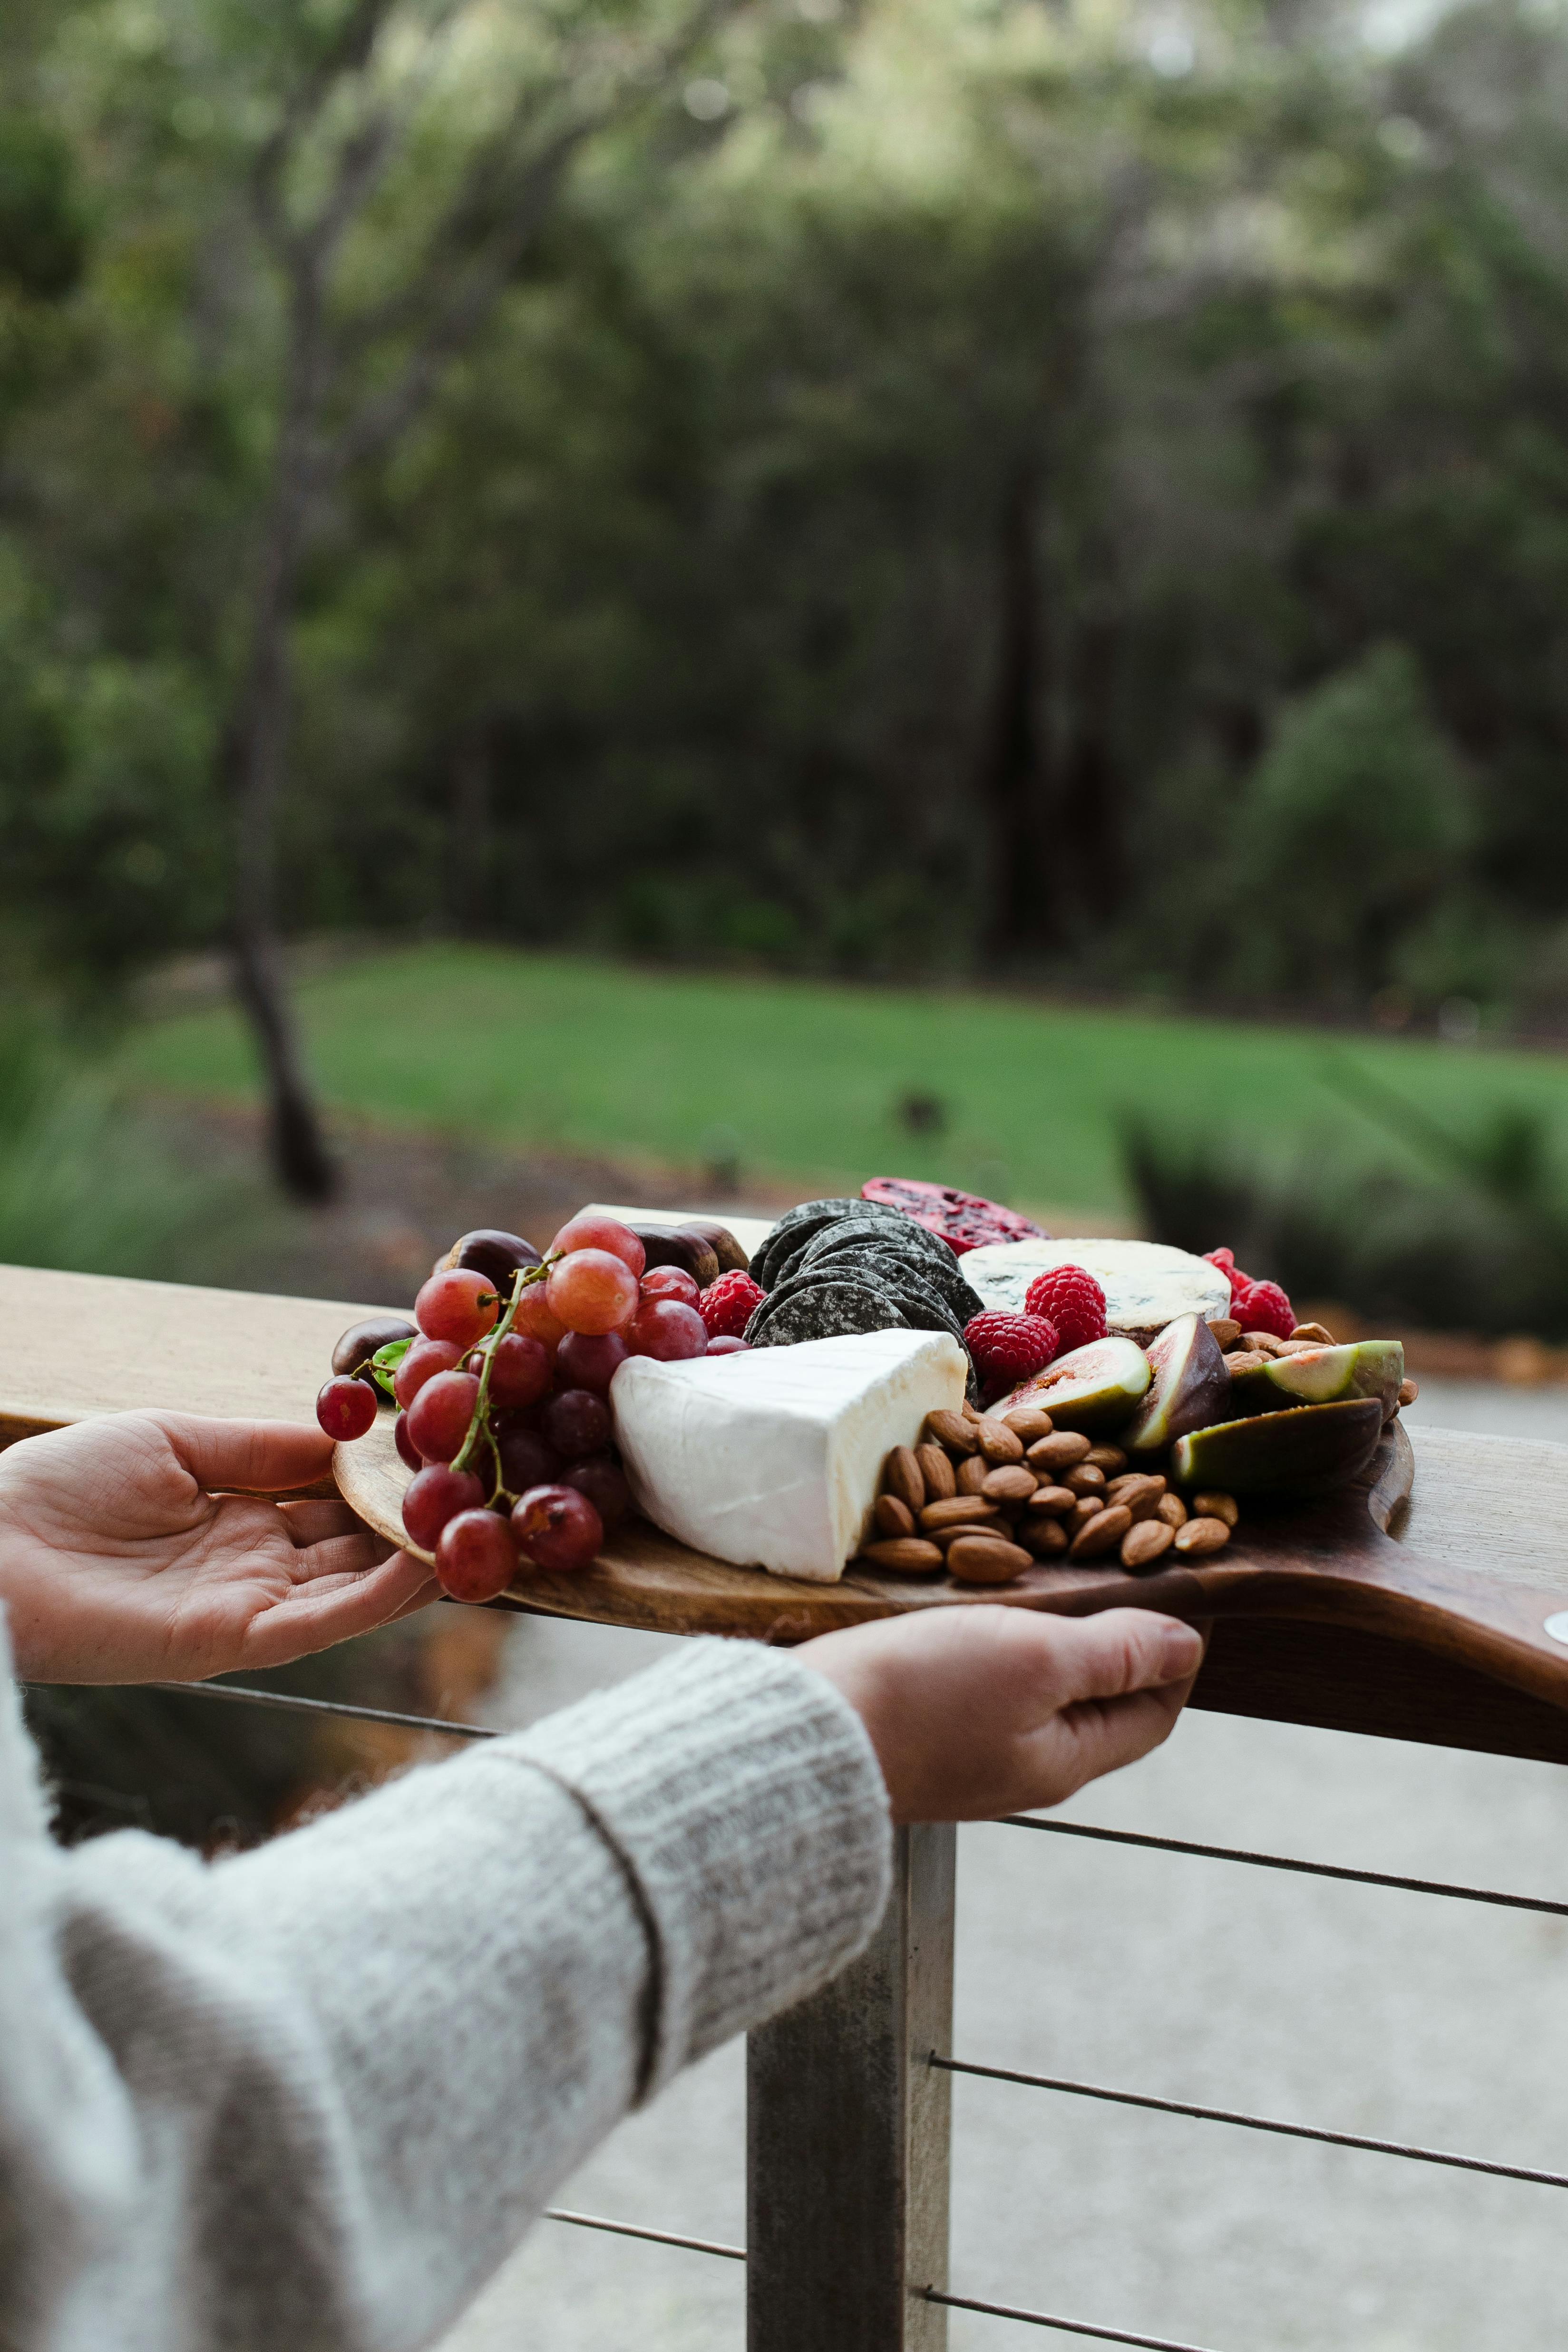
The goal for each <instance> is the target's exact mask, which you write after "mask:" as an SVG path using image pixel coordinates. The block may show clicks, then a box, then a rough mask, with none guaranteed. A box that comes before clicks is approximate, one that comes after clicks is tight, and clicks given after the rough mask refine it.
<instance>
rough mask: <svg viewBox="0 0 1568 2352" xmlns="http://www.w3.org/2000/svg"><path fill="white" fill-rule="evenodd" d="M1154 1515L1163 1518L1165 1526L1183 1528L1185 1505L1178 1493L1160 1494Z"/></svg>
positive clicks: (1184, 1524)
mask: <svg viewBox="0 0 1568 2352" xmlns="http://www.w3.org/2000/svg"><path fill="white" fill-rule="evenodd" d="M1155 1518H1156V1519H1164V1521H1165V1523H1166V1527H1167V1528H1185V1527H1186V1504H1185V1503H1184V1502H1183V1501H1182V1498H1181V1496H1179V1495H1162V1496H1160V1499H1159V1501H1158V1502H1157V1503H1156V1504H1155Z"/></svg>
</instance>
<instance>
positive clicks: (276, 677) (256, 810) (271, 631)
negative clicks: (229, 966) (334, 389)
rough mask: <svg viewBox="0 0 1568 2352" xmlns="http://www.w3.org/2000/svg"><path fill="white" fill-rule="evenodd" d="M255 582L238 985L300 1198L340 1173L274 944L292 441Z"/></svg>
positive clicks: (294, 544) (293, 547)
mask: <svg viewBox="0 0 1568 2352" xmlns="http://www.w3.org/2000/svg"><path fill="white" fill-rule="evenodd" d="M277 467H278V471H277V492H276V494H275V498H274V502H273V512H272V516H271V520H270V522H269V525H268V529H267V539H266V544H265V551H264V555H263V561H262V566H261V577H260V580H259V582H258V583H257V591H256V614H255V620H254V624H253V628H252V635H251V659H250V672H249V677H248V678H247V681H246V688H245V692H244V697H243V699H242V701H241V703H240V707H239V709H238V711H237V712H236V714H235V720H234V722H233V724H232V726H231V727H230V730H229V732H228V738H227V745H226V749H227V755H228V767H229V777H230V783H231V789H232V793H233V810H234V976H235V994H236V995H237V996H238V999H239V1002H240V1003H241V1005H242V1006H243V1007H244V1009H245V1011H246V1014H247V1015H248V1017H249V1020H250V1024H251V1027H252V1028H253V1030H254V1031H255V1033H256V1046H257V1049H258V1051H259V1053H260V1055H261V1062H262V1068H263V1070H264V1071H265V1073H266V1077H267V1111H268V1141H269V1145H270V1149H271V1157H272V1163H273V1167H274V1169H275V1171H276V1172H277V1179H278V1181H279V1183H280V1184H281V1185H282V1187H283V1189H284V1191H285V1192H287V1193H288V1194H289V1195H290V1197H291V1198H292V1199H294V1200H297V1201H326V1200H329V1199H330V1198H331V1196H332V1194H333V1193H334V1192H336V1191H337V1189H338V1171H337V1167H336V1165H335V1163H334V1161H333V1160H332V1157H331V1154H330V1153H329V1150H328V1149H327V1143H326V1139H325V1137H324V1136H323V1134H322V1131H321V1123H320V1119H319V1116H318V1114H317V1110H316V1106H315V1103H314V1101H313V1099H312V1097H311V1092H310V1088H309V1086H308V1083H307V1080H306V1076H305V1070H304V1065H303V1062H302V1060H301V1056H300V1052H299V1038H298V1029H297V1027H296V1024H295V1021H294V1015H293V1013H292V1010H291V1008H290V1006H289V1003H288V995H287V988H286V986H285V983H284V979H283V971H282V965H281V960H280V958H279V955H278V947H277V811H278V804H279V802H280V801H281V798H282V794H283V785H284V779H285V776H286V774H287V759H288V729H289V718H290V700H291V692H290V689H291V685H292V679H291V676H290V668H291V663H290V653H289V644H288V620H289V613H290V609H291V606H292V602H293V592H294V583H295V575H296V572H297V570H298V559H299V549H300V541H301V537H302V520H303V516H302V499H301V493H300V491H299V488H298V480H297V478H293V469H292V462H291V458H290V456H289V453H288V450H287V446H285V447H284V448H283V449H280V451H279V455H278V460H277Z"/></svg>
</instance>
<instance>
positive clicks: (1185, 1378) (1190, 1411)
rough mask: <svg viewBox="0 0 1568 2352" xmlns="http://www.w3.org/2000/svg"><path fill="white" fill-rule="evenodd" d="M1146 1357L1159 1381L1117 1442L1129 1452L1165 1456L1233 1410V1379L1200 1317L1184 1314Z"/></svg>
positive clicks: (1152, 1343)
mask: <svg viewBox="0 0 1568 2352" xmlns="http://www.w3.org/2000/svg"><path fill="white" fill-rule="evenodd" d="M1145 1352H1146V1353H1147V1356H1148V1360H1149V1369H1150V1371H1151V1372H1152V1373H1153V1375H1154V1377H1153V1379H1152V1381H1150V1384H1149V1391H1148V1394H1147V1395H1146V1396H1145V1399H1144V1402H1143V1403H1142V1404H1141V1405H1140V1406H1139V1408H1138V1410H1137V1412H1135V1413H1134V1416H1133V1419H1132V1420H1131V1421H1130V1422H1129V1423H1128V1424H1127V1426H1126V1428H1125V1429H1124V1430H1123V1432H1122V1434H1121V1436H1120V1437H1119V1439H1118V1440H1117V1443H1118V1444H1120V1445H1121V1446H1123V1447H1124V1449H1125V1451H1126V1452H1127V1453H1129V1454H1163V1453H1164V1452H1165V1450H1166V1446H1167V1445H1174V1444H1175V1443H1176V1439H1177V1438H1178V1437H1185V1436H1186V1433H1187V1432H1188V1431H1189V1430H1193V1429H1206V1428H1207V1426H1208V1424H1209V1423H1210V1422H1211V1421H1220V1420H1222V1419H1223V1418H1224V1416H1225V1414H1226V1413H1227V1412H1228V1411H1229V1410H1231V1397H1230V1374H1229V1373H1228V1371H1227V1370H1226V1369H1225V1358H1224V1357H1223V1356H1222V1355H1221V1354H1220V1352H1219V1346H1218V1341H1217V1340H1216V1339H1215V1336H1214V1334H1213V1332H1212V1331H1211V1330H1210V1329H1209V1328H1208V1326H1207V1323H1206V1322H1205V1321H1204V1320H1203V1318H1202V1317H1201V1316H1200V1315H1178V1316H1177V1317H1176V1321H1175V1322H1174V1323H1167V1324H1166V1328H1165V1329H1164V1330H1163V1331H1162V1332H1161V1333H1160V1336H1159V1338H1158V1339H1152V1340H1151V1341H1150V1343H1149V1346H1148V1348H1147V1349H1146V1351H1145ZM1047 1409H1048V1410H1049V1408H1047Z"/></svg>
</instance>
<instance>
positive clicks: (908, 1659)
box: [796, 1603, 1204, 1822]
mask: <svg viewBox="0 0 1568 2352" xmlns="http://www.w3.org/2000/svg"><path fill="white" fill-rule="evenodd" d="M1203 1650H1204V1643H1203V1637H1202V1635H1201V1634H1199V1633H1195V1632H1194V1630H1193V1628H1192V1627H1191V1626H1190V1625H1183V1624H1180V1623H1178V1622H1177V1621H1176V1619H1175V1618H1174V1617H1160V1616H1156V1615H1155V1613H1154V1612H1152V1611H1150V1610H1144V1609H1108V1610H1107V1611H1106V1612H1104V1614H1103V1616H1099V1617H1051V1616H1047V1615H1045V1614H1044V1613H1043V1612H1036V1611H1034V1610H1031V1609H1009V1608H999V1607H994V1606H991V1607H988V1606H986V1605H984V1604H983V1603H967V1604H966V1605H965V1606H963V1607H961V1608H951V1609H923V1610H921V1611H919V1612H917V1613H915V1614H914V1615H911V1616H907V1617H893V1618H888V1619H886V1620H884V1621H883V1622H881V1623H878V1624H875V1625H857V1626H855V1627H853V1628H852V1630H850V1631H848V1632H846V1633H824V1634H822V1635H821V1636H820V1638H819V1639H818V1640H816V1641H814V1642H808V1643H805V1644H804V1646H803V1647H802V1648H801V1649H800V1650H798V1651H797V1652H796V1655H797V1657H798V1658H799V1659H800V1663H801V1664H802V1665H807V1666H811V1667H814V1668H815V1670H816V1671H817V1673H818V1674H820V1675H826V1676H827V1678H828V1680H829V1681H830V1682H831V1683H832V1684H834V1685H836V1686H837V1688H838V1689H839V1690H840V1691H841V1692H842V1694H843V1696H844V1697H845V1698H847V1699H848V1701H849V1703H850V1705H851V1706H852V1707H853V1708H854V1710H855V1712H856V1714H857V1715H858V1716H859V1717H861V1719H862V1722H863V1723H864V1725H865V1727H866V1729H867V1731H868V1732H869V1733H870V1734H871V1742H872V1746H873V1748H875V1749H876V1753H877V1759H878V1761H879V1762H880V1763H881V1766H882V1772H883V1780H885V1781H886V1783H887V1793H888V1801H889V1802H890V1804H891V1805H892V1808H893V1818H894V1821H895V1822H974V1821H995V1820H996V1818H997V1816H998V1814H1000V1813H1016V1812H1022V1811H1026V1810H1028V1809H1029V1808H1030V1807H1034V1806H1040V1805H1059V1804H1061V1801H1062V1799H1063V1798H1064V1797H1071V1794H1072V1792H1073V1790H1075V1789H1081V1788H1082V1786H1083V1784H1084V1782H1085V1781H1086V1780H1098V1779H1099V1777H1100V1775H1101V1774H1102V1773H1103V1772H1114V1771H1115V1770H1117V1769H1118V1768H1119V1767H1120V1766H1121V1765H1124V1764H1131V1763H1133V1762H1134V1761H1135V1760H1136V1759H1137V1758H1138V1757H1140V1756H1146V1755H1147V1754H1148V1752H1149V1750H1150V1748H1157V1747H1158V1746H1159V1744H1160V1742H1161V1741H1162V1740H1163V1739H1165V1738H1166V1737H1167V1736H1168V1734H1169V1733H1170V1731H1171V1729H1172V1727H1173V1726H1174V1725H1175V1722H1176V1717H1177V1716H1178V1715H1179V1714H1180V1713H1181V1710H1182V1708H1183V1707H1184V1706H1185V1705H1186V1697H1187V1694H1188V1692H1189V1691H1190V1690H1191V1688H1192V1685H1193V1677H1194V1676H1195V1675H1196V1674H1197V1669H1198V1667H1199V1665H1200V1664H1202V1662H1203Z"/></svg>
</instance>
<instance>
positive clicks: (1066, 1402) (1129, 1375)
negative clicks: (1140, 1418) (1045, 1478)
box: [991, 1339, 1154, 1436]
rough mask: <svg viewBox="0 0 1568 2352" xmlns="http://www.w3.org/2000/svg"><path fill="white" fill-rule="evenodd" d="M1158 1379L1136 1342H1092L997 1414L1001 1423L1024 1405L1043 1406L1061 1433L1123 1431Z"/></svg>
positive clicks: (995, 1411) (1037, 1377)
mask: <svg viewBox="0 0 1568 2352" xmlns="http://www.w3.org/2000/svg"><path fill="white" fill-rule="evenodd" d="M1153 1377H1154V1375H1153V1373H1152V1372H1151V1371H1150V1370H1149V1360H1148V1358H1147V1356H1145V1353H1144V1351H1143V1349H1142V1348H1140V1347H1138V1346H1137V1344H1136V1343H1135V1342H1134V1340H1132V1339H1091V1340H1090V1342H1089V1345H1088V1346H1087V1347H1086V1348H1074V1349H1073V1350H1072V1352H1071V1355H1068V1356H1058V1358H1057V1360H1056V1361H1055V1363H1054V1364H1048V1365H1047V1366H1046V1368H1045V1370H1044V1371H1043V1372H1036V1374H1035V1375H1034V1378H1033V1379H1032V1380H1029V1381H1024V1382H1023V1384H1022V1385H1021V1387H1019V1388H1016V1389H1015V1390H1014V1391H1013V1392H1012V1394H1011V1396H1009V1397H1008V1398H1006V1399H1004V1401H1003V1402H1001V1403H999V1404H994V1405H993V1406H992V1407H991V1412H992V1413H993V1415H995V1416H996V1417H997V1418H998V1420H999V1419H1000V1418H1001V1416H1002V1415H1003V1414H1004V1413H1009V1412H1013V1411H1014V1410H1015V1409H1016V1408H1017V1407H1018V1406H1019V1405H1023V1404H1038V1405H1040V1406H1043V1408H1044V1410H1045V1411H1046V1412H1048V1413H1050V1415H1051V1420H1052V1421H1053V1422H1054V1423H1055V1424H1056V1426H1057V1428H1058V1429H1077V1430H1082V1431H1084V1432H1085V1433H1088V1434H1089V1435H1091V1436H1092V1435H1094V1434H1096V1433H1099V1432H1100V1431H1102V1430H1104V1431H1110V1430H1116V1429H1120V1428H1121V1427H1122V1425H1123V1423H1124V1422H1126V1421H1128V1420H1129V1419H1130V1418H1131V1416H1132V1415H1133V1413H1134V1412H1136V1410H1137V1408H1138V1405H1139V1403H1140V1402H1141V1400H1142V1399H1143V1397H1144V1396H1145V1394H1146V1393H1147V1391H1148V1386H1149V1382H1150V1381H1151V1380H1152V1379H1153Z"/></svg>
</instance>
